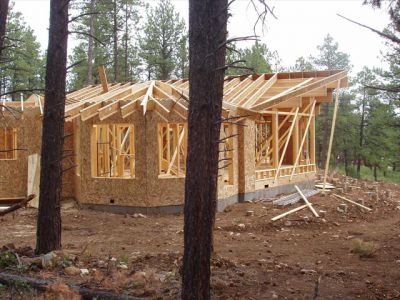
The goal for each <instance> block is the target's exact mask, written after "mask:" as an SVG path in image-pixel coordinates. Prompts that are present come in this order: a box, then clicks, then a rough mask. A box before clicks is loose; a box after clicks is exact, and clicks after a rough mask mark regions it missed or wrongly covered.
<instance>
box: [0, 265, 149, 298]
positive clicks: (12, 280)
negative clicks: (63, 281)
mask: <svg viewBox="0 0 400 300" xmlns="http://www.w3.org/2000/svg"><path fill="white" fill-rule="evenodd" d="M17 282H26V283H28V284H29V285H31V286H32V287H34V288H35V289H37V290H39V291H48V288H49V286H51V285H54V284H57V281H56V280H51V279H49V280H43V279H38V278H33V277H27V276H19V275H14V274H7V273H4V272H2V273H0V283H2V284H6V285H10V286H11V285H15V284H16V283H17ZM68 286H69V287H70V288H71V289H73V290H74V291H76V292H78V293H79V294H80V296H81V297H82V299H88V300H92V299H108V300H142V299H143V298H137V297H133V296H129V295H121V294H116V293H113V292H107V291H101V290H93V289H89V288H85V287H80V286H76V285H68ZM56 299H64V298H63V297H61V296H60V297H59V298H56Z"/></svg>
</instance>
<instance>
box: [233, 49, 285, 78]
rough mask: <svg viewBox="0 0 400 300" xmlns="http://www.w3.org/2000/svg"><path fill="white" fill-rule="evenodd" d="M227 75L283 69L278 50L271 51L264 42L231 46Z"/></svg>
mask: <svg viewBox="0 0 400 300" xmlns="http://www.w3.org/2000/svg"><path fill="white" fill-rule="evenodd" d="M226 60H227V65H229V66H231V67H230V68H228V70H227V72H226V74H227V75H244V74H249V73H256V74H262V73H271V72H277V71H279V70H280V69H281V67H280V59H279V56H278V54H277V53H276V52H271V51H270V50H269V49H268V47H267V45H266V44H264V43H259V42H256V43H255V44H254V45H252V46H251V47H248V48H242V49H237V48H236V47H235V46H230V49H228V51H227V57H226Z"/></svg>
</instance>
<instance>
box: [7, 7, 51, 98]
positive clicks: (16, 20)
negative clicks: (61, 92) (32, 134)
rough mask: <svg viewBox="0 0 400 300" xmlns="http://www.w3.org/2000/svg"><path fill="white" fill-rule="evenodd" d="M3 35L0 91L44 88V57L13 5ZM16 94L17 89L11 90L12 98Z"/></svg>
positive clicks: (30, 31)
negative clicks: (4, 34) (4, 37)
mask: <svg viewBox="0 0 400 300" xmlns="http://www.w3.org/2000/svg"><path fill="white" fill-rule="evenodd" d="M6 36H7V39H6V40H5V42H4V50H3V52H2V68H1V69H0V93H4V92H11V91H20V90H34V89H41V88H43V84H44V78H43V70H44V58H43V56H42V54H41V50H40V43H39V42H38V41H37V40H36V36H35V35H34V33H33V30H32V29H31V28H30V27H29V26H28V25H27V24H26V23H25V21H24V19H23V16H22V14H21V13H20V12H16V11H14V9H13V6H11V7H10V9H9V15H8V20H7V30H6ZM31 93H32V92H27V93H26V94H27V95H29V94H31ZM17 96H18V99H19V93H18V94H13V95H12V98H13V100H15V98H16V97H17Z"/></svg>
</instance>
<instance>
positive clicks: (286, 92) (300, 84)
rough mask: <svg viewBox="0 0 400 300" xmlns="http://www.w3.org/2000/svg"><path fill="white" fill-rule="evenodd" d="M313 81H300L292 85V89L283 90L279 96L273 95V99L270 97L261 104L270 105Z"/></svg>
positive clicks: (310, 79)
mask: <svg viewBox="0 0 400 300" xmlns="http://www.w3.org/2000/svg"><path fill="white" fill-rule="evenodd" d="M313 79H314V78H308V79H305V80H303V81H301V82H300V83H298V84H296V85H294V86H292V87H290V88H288V89H285V90H284V91H283V92H281V93H279V94H277V95H275V96H273V97H271V98H268V99H266V100H265V101H264V102H263V103H265V102H268V103H271V102H273V101H274V100H276V99H279V98H281V97H283V96H285V95H287V94H289V93H290V92H292V91H295V90H297V89H298V88H300V87H302V86H304V85H306V84H307V83H309V82H310V81H312V80H313ZM287 100H289V99H287ZM281 102H283V101H281ZM258 106H259V105H256V106H255V107H258ZM253 108H254V107H253Z"/></svg>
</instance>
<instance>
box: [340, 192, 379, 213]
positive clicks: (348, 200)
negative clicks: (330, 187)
mask: <svg viewBox="0 0 400 300" xmlns="http://www.w3.org/2000/svg"><path fill="white" fill-rule="evenodd" d="M333 196H335V197H337V198H339V199H342V200H344V201H347V202H349V203H352V204H354V205H357V206H359V207H362V208H364V209H366V210H368V211H371V210H372V209H371V208H369V207H366V206H365V205H362V204H360V203H357V202H355V201H352V200H350V199H347V198H345V197H342V196H339V195H336V194H333Z"/></svg>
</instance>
